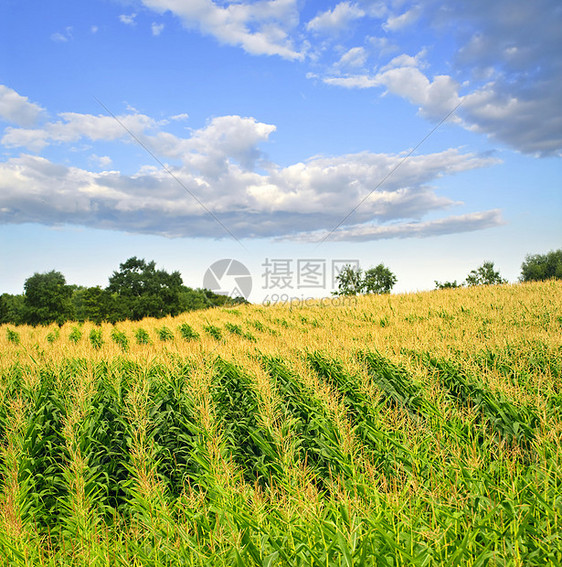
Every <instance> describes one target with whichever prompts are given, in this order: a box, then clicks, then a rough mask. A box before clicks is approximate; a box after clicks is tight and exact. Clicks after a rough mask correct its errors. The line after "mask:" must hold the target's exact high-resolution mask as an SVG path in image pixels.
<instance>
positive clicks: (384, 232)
mask: <svg viewBox="0 0 562 567" xmlns="http://www.w3.org/2000/svg"><path fill="white" fill-rule="evenodd" d="M502 224H505V223H504V221H503V219H502V216H501V211H500V210H499V209H493V210H490V211H481V212H477V213H468V214H466V215H457V216H450V217H446V218H442V219H436V220H431V221H424V222H407V223H393V224H387V225H382V226H377V225H372V224H363V225H359V226H352V227H344V228H338V229H336V230H335V231H334V232H327V231H318V232H316V233H310V232H308V233H307V232H305V233H301V234H296V235H295V236H293V237H291V238H290V239H291V240H297V241H304V242H320V241H323V240H328V241H348V242H349V241H351V242H365V241H372V240H385V239H389V238H428V237H431V236H442V235H445V234H458V233H459V232H474V231H476V230H484V229H486V228H494V227H498V226H501V225H502Z"/></svg>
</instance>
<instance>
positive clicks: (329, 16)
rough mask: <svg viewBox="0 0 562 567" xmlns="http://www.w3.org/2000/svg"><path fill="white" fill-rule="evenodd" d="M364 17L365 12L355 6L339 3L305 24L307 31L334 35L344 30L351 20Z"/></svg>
mask: <svg viewBox="0 0 562 567" xmlns="http://www.w3.org/2000/svg"><path fill="white" fill-rule="evenodd" d="M363 16H365V11H364V10H362V9H361V8H360V7H359V6H357V4H350V3H349V2H340V3H339V4H337V5H336V6H335V8H334V9H333V10H326V11H325V12H322V13H320V14H318V15H317V16H316V17H315V18H313V19H312V20H310V22H308V24H307V26H306V27H307V29H308V31H313V32H320V33H335V32H339V31H341V30H343V29H345V28H346V27H347V26H348V25H349V24H350V23H351V22H352V21H353V20H357V19H360V18H362V17H363Z"/></svg>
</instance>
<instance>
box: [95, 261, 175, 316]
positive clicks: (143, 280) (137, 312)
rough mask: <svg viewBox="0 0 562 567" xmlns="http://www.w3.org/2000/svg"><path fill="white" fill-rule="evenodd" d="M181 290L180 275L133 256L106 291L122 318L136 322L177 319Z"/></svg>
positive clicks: (116, 274) (114, 277)
mask: <svg viewBox="0 0 562 567" xmlns="http://www.w3.org/2000/svg"><path fill="white" fill-rule="evenodd" d="M183 288H184V286H183V282H182V278H181V275H180V273H179V272H173V273H171V274H169V273H168V272H166V271H164V270H157V269H156V263H155V262H154V261H152V262H146V261H145V260H144V259H139V258H137V257H136V256H134V257H132V258H129V259H128V260H127V261H126V262H123V263H122V264H120V266H119V270H118V271H115V272H113V275H112V276H111V277H110V278H109V285H108V286H107V288H106V290H107V291H108V292H109V293H111V294H115V296H116V299H117V300H118V303H119V305H120V307H121V306H122V308H123V314H124V315H125V318H128V319H132V320H139V319H142V318H143V317H165V316H166V315H178V314H179V313H180V312H181V293H182V291H183Z"/></svg>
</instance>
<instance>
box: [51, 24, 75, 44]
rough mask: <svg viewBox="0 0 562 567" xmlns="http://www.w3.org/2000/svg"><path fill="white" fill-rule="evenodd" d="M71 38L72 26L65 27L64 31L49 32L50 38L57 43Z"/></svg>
mask: <svg viewBox="0 0 562 567" xmlns="http://www.w3.org/2000/svg"><path fill="white" fill-rule="evenodd" d="M71 39H72V26H68V27H67V28H65V30H64V33H61V32H56V33H53V34H51V40H52V41H55V42H57V43H66V42H67V41H70V40H71Z"/></svg>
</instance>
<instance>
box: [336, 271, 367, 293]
mask: <svg viewBox="0 0 562 567" xmlns="http://www.w3.org/2000/svg"><path fill="white" fill-rule="evenodd" d="M336 281H337V282H338V290H337V291H335V292H334V295H346V296H349V295H357V294H358V293H361V289H362V287H363V271H362V270H361V268H353V267H352V266H350V265H349V264H348V265H346V266H344V267H343V268H342V269H341V270H340V273H339V274H338V275H337V276H336Z"/></svg>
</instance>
